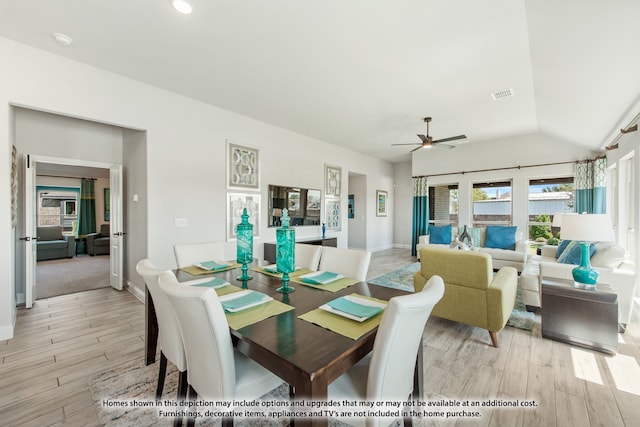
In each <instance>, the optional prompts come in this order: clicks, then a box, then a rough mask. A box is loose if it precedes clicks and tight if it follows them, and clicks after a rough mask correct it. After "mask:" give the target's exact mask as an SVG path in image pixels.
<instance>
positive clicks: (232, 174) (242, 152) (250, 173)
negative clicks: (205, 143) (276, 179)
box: [227, 141, 260, 190]
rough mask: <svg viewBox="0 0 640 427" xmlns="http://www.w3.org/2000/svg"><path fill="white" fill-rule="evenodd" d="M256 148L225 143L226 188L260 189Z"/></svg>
mask: <svg viewBox="0 0 640 427" xmlns="http://www.w3.org/2000/svg"><path fill="white" fill-rule="evenodd" d="M259 154H260V153H259V150H258V149H257V148H251V147H245V146H242V145H238V144H235V143H233V142H230V141H227V188H229V189H233V188H241V189H253V190H259V189H260V161H259V160H260V159H259Z"/></svg>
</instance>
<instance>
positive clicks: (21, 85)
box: [0, 38, 393, 339]
mask: <svg viewBox="0 0 640 427" xmlns="http://www.w3.org/2000/svg"><path fill="white" fill-rule="evenodd" d="M0 63H2V64H3V65H2V78H0V123H5V124H7V126H3V127H1V128H0V129H7V131H5V132H2V133H1V134H0V161H1V162H2V163H3V164H5V166H6V170H10V153H11V144H12V143H13V140H14V138H13V135H12V132H13V121H12V114H13V113H12V107H11V106H12V105H13V106H23V107H26V108H32V109H36V110H42V111H47V112H53V113H56V114H61V115H65V116H70V117H77V118H82V119H88V120H92V121H97V122H101V123H105V124H112V125H116V126H118V127H122V128H129V129H133V130H141V131H146V161H147V164H146V167H147V176H146V178H147V182H146V188H145V189H140V188H136V189H135V190H133V191H136V192H137V193H138V194H139V197H140V198H143V199H144V200H146V203H147V212H148V214H147V224H146V227H147V230H148V235H147V242H146V246H147V248H148V257H149V258H150V259H151V260H152V262H154V263H155V264H156V265H158V266H159V267H162V268H173V267H175V262H174V258H173V252H172V247H173V245H174V244H176V243H186V242H194V241H205V240H225V235H226V233H225V230H226V193H227V189H226V185H225V165H224V159H225V153H226V140H228V139H229V140H232V141H234V142H236V143H239V144H242V145H247V146H250V147H255V148H258V149H259V150H260V167H261V170H262V171H261V183H260V188H261V191H260V194H261V197H262V208H261V209H262V216H263V217H264V216H266V211H267V201H266V197H267V185H268V184H270V183H275V184H287V185H295V186H304V187H307V188H324V165H325V163H329V164H333V165H336V166H340V167H342V171H343V185H344V183H346V182H347V181H346V180H347V176H346V175H345V173H346V171H349V170H357V171H358V172H359V173H362V174H364V175H366V176H367V177H369V178H368V182H367V188H369V189H373V190H375V189H381V190H387V191H390V190H391V189H392V182H393V166H392V165H391V164H390V163H388V162H385V161H382V160H379V159H374V158H372V157H369V156H365V155H362V154H359V153H356V152H354V151H351V150H347V149H344V148H341V147H337V146H334V145H331V144H328V143H326V142H323V141H319V140H315V139H312V138H309V137H306V136H302V135H299V134H296V133H294V132H291V131H288V130H285V129H282V128H278V127H275V126H272V125H269V124H266V123H263V122H260V121H257V120H254V119H250V118H247V117H244V116H241V115H239V114H236V113H232V112H230V111H226V110H223V109H220V108H217V107H214V106H210V105H207V104H204V103H202V102H199V101H195V100H192V99H189V98H186V97H183V96H179V95H176V94H173V93H170V92H168V91H165V90H161V89H158V88H155V87H152V86H149V85H146V84H143V83H140V82H136V81H133V80H130V79H126V78H123V77H121V76H118V75H115V74H113V73H109V72H106V71H102V70H99V69H96V68H94V67H90V66H86V65H83V64H80V63H78V62H75V61H70V60H68V59H65V58H62V57H59V56H56V55H52V54H49V53H46V52H43V51H39V50H37V49H33V48H31V47H28V46H25V45H22V44H19V43H15V42H13V41H10V40H7V39H3V38H0ZM45 70H46V72H45ZM74 152H75V151H74ZM72 154H73V153H68V155H72ZM125 179H126V177H125ZM343 188H346V187H344V186H343ZM9 189H10V183H9V174H0V200H5V203H0V206H1V207H0V224H2V225H1V226H0V245H2V250H0V269H2V270H3V271H11V272H13V254H14V248H15V247H17V242H16V241H15V236H14V230H13V229H12V228H11V220H10V218H11V214H10V203H9V200H10V194H9ZM127 191H129V190H127ZM369 193H372V192H371V191H370V192H369ZM389 195H390V198H389V199H390V200H389V202H390V205H389V206H390V208H392V206H393V197H392V192H391V191H390V193H389ZM368 197H370V200H373V199H374V198H375V192H373V193H372V194H369V195H368ZM341 201H342V206H343V208H342V223H343V227H342V231H340V232H337V233H335V235H336V236H337V237H338V241H339V245H340V246H342V247H346V246H347V244H348V242H347V236H348V232H347V228H348V223H347V214H346V212H347V210H346V207H347V192H346V191H343V194H342V196H341ZM367 205H368V206H371V208H368V209H367V215H368V216H369V215H373V217H370V218H368V219H367V230H369V231H368V232H367V233H368V235H367V242H368V246H369V247H368V249H377V248H384V247H390V246H391V245H392V236H393V214H390V215H389V216H387V217H375V209H374V204H373V203H369V202H368V203H367ZM125 208H126V207H125ZM176 218H186V219H187V221H188V226H187V227H182V228H177V227H175V219H176ZM296 230H297V233H298V235H299V236H300V237H315V236H319V235H320V234H321V231H320V228H319V227H303V228H297V229H296ZM128 236H129V237H128V238H130V233H129V234H128ZM274 239H275V230H274V229H268V228H266V224H265V223H264V221H263V222H261V226H260V238H259V239H256V241H255V243H254V245H255V247H256V255H257V256H260V255H261V253H262V245H261V243H262V242H264V241H272V240H274ZM234 248H235V243H234V242H229V243H228V244H227V247H226V250H227V256H229V257H233V256H234V253H235V250H234ZM139 252H140V251H139V250H136V254H138V255H137V256H139ZM127 253H128V252H127ZM135 262H137V260H136V259H131V258H129V256H128V255H127V260H126V261H125V264H126V265H128V266H129V269H128V271H129V274H130V268H131V265H133V264H135ZM125 279H126V280H129V281H131V282H132V283H133V284H134V285H136V286H140V282H139V281H138V279H137V278H135V277H129V278H125ZM13 282H14V278H13V274H10V275H8V276H4V277H3V278H2V282H1V283H0V334H2V335H0V339H3V338H6V337H7V331H12V325H13V323H14V317H15V307H14V306H15V303H14V295H13V294H14V292H13Z"/></svg>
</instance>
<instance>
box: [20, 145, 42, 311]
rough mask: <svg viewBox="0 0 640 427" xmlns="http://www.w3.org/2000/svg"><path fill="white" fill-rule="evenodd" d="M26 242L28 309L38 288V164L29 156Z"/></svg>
mask: <svg viewBox="0 0 640 427" xmlns="http://www.w3.org/2000/svg"><path fill="white" fill-rule="evenodd" d="M24 212H25V227H24V231H25V236H24V237H21V238H20V240H23V241H24V260H25V270H26V271H25V276H24V277H25V280H24V297H25V305H26V307H27V308H31V307H32V306H33V300H34V297H35V286H36V249H37V245H36V241H37V239H38V236H37V230H36V162H35V161H34V160H33V158H32V157H31V156H30V155H29V154H25V156H24Z"/></svg>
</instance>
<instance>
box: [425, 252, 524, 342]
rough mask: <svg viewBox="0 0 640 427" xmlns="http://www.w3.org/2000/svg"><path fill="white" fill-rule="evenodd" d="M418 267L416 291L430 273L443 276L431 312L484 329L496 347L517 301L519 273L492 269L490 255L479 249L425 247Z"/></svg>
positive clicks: (506, 268)
mask: <svg viewBox="0 0 640 427" xmlns="http://www.w3.org/2000/svg"><path fill="white" fill-rule="evenodd" d="M421 252H422V253H421V256H420V269H419V270H418V271H417V272H416V273H415V274H414V276H413V286H414V289H415V292H419V291H420V290H422V288H423V287H424V286H425V284H426V283H427V281H428V280H429V278H431V276H433V275H437V276H440V277H442V279H443V280H444V286H445V290H444V296H443V297H442V299H441V300H440V302H438V304H436V306H435V307H434V309H433V312H432V315H433V316H437V317H441V318H443V319H448V320H453V321H456V322H460V323H465V324H467V325H472V326H477V327H479V328H483V329H487V330H488V331H489V335H490V337H491V343H492V345H493V346H494V347H498V337H497V332H498V331H500V330H502V328H504V326H505V324H506V323H507V320H509V317H510V316H511V312H512V311H513V307H514V305H515V301H516V291H517V288H518V273H517V271H516V269H515V268H513V267H502V268H501V269H500V270H499V271H498V272H497V273H496V274H494V272H493V264H492V260H491V256H490V255H489V254H488V253H486V252H480V251H454V250H451V249H448V248H439V247H429V246H428V247H425V248H423V249H422V250H421Z"/></svg>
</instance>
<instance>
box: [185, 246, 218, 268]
mask: <svg viewBox="0 0 640 427" xmlns="http://www.w3.org/2000/svg"><path fill="white" fill-rule="evenodd" d="M173 253H174V254H175V256H176V264H177V265H178V268H183V267H189V266H190V265H194V264H197V263H199V262H203V261H224V244H223V243H222V242H203V243H191V244H186V245H174V246H173Z"/></svg>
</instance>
